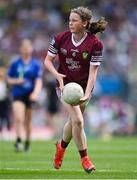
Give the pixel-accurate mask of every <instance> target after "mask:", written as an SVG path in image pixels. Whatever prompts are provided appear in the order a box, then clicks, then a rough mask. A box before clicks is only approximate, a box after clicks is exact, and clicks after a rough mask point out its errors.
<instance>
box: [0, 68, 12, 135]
mask: <svg viewBox="0 0 137 180" xmlns="http://www.w3.org/2000/svg"><path fill="white" fill-rule="evenodd" d="M9 115H10V100H9V91H8V86H7V82H6V69H5V68H4V67H0V132H2V129H3V127H4V126H6V127H7V129H8V130H10V127H11V122H10V116H9Z"/></svg>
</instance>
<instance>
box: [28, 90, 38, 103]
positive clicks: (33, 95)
mask: <svg viewBox="0 0 137 180" xmlns="http://www.w3.org/2000/svg"><path fill="white" fill-rule="evenodd" d="M29 98H30V100H31V101H34V102H36V101H37V100H38V95H37V94H36V93H33V92H32V93H31V94H30V97H29Z"/></svg>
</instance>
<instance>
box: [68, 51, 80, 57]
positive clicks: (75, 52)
mask: <svg viewBox="0 0 137 180" xmlns="http://www.w3.org/2000/svg"><path fill="white" fill-rule="evenodd" d="M70 51H72V56H73V57H75V56H76V55H77V53H79V51H78V50H77V49H71V50H70Z"/></svg>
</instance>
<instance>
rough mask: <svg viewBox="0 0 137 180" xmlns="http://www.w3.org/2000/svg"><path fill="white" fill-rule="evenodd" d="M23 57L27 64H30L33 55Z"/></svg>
mask: <svg viewBox="0 0 137 180" xmlns="http://www.w3.org/2000/svg"><path fill="white" fill-rule="evenodd" d="M22 59H23V62H24V63H25V64H28V63H29V61H30V59H31V56H28V55H27V56H26V55H22Z"/></svg>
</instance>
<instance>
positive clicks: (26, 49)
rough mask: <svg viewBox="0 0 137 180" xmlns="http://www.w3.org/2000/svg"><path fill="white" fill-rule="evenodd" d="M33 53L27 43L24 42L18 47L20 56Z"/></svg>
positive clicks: (29, 44)
mask: <svg viewBox="0 0 137 180" xmlns="http://www.w3.org/2000/svg"><path fill="white" fill-rule="evenodd" d="M32 51H33V48H32V45H31V43H30V42H29V41H24V42H23V43H22V45H21V47H20V53H21V54H22V55H31V54H32Z"/></svg>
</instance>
